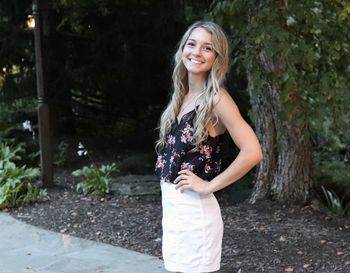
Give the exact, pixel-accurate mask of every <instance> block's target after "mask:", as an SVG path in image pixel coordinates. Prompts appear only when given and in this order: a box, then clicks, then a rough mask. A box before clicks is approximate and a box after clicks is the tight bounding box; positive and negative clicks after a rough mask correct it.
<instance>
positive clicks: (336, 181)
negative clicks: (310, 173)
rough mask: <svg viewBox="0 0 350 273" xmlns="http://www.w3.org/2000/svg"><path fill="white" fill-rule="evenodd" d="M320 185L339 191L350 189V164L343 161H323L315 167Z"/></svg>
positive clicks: (343, 191)
mask: <svg viewBox="0 0 350 273" xmlns="http://www.w3.org/2000/svg"><path fill="white" fill-rule="evenodd" d="M315 176H316V181H317V183H318V184H319V185H323V186H325V187H326V188H332V189H334V190H335V191H336V192H337V193H339V194H340V193H346V192H349V191H350V165H349V164H346V163H345V162H342V161H331V162H323V163H322V164H318V165H317V166H316V167H315Z"/></svg>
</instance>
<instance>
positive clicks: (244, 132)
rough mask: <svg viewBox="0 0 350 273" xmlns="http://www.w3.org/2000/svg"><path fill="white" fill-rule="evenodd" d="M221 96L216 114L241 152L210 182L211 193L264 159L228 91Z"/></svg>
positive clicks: (255, 139)
mask: <svg viewBox="0 0 350 273" xmlns="http://www.w3.org/2000/svg"><path fill="white" fill-rule="evenodd" d="M219 96H220V97H219V99H218V102H217V103H216V104H215V106H214V112H215V113H216V114H217V115H218V117H219V120H220V122H222V124H223V125H224V126H225V127H226V129H227V130H228V132H229V134H230V136H231V138H232V140H233V141H234V143H235V144H236V146H237V147H238V148H239V150H240V151H239V154H238V155H237V157H236V158H235V160H234V161H233V162H232V163H231V164H230V165H229V166H228V167H227V169H226V170H225V171H223V172H222V173H221V174H219V175H218V176H216V177H215V178H214V179H212V180H211V181H210V183H209V185H210V186H209V188H210V189H209V190H210V192H216V191H218V190H221V189H222V188H225V187H227V186H228V185H230V184H232V183H233V182H235V181H237V180H238V179H240V178H241V177H242V176H244V175H245V174H246V173H248V172H249V171H250V170H251V169H252V168H253V167H254V166H255V165H257V164H258V163H259V162H260V161H261V160H262V159H263V154H262V151H261V147H260V144H259V141H258V139H257V137H256V135H255V133H254V131H253V129H252V128H251V127H250V126H249V124H248V123H247V122H246V121H245V120H244V119H243V118H242V116H241V114H240V112H239V109H238V107H237V105H236V103H235V102H234V101H233V99H232V98H231V96H230V94H229V93H228V92H227V91H226V90H221V92H220V95H219Z"/></svg>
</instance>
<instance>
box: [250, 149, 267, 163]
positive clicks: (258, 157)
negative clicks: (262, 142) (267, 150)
mask: <svg viewBox="0 0 350 273" xmlns="http://www.w3.org/2000/svg"><path fill="white" fill-rule="evenodd" d="M249 154H250V158H251V161H252V164H253V166H255V165H257V164H259V163H260V162H261V161H262V160H263V159H264V155H263V152H262V150H261V148H260V147H257V148H256V149H253V150H251V151H250V153H249Z"/></svg>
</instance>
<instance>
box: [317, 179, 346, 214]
mask: <svg viewBox="0 0 350 273" xmlns="http://www.w3.org/2000/svg"><path fill="white" fill-rule="evenodd" d="M321 188H322V191H323V193H324V196H325V198H326V200H327V205H328V208H329V209H330V210H331V211H332V212H334V213H336V214H338V215H340V216H342V217H345V218H348V219H350V202H348V203H346V202H345V201H344V200H345V197H346V195H344V196H343V198H341V199H340V198H339V196H338V195H337V194H336V193H335V192H334V191H333V190H327V189H325V187H323V186H321Z"/></svg>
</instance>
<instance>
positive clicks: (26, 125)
mask: <svg viewBox="0 0 350 273" xmlns="http://www.w3.org/2000/svg"><path fill="white" fill-rule="evenodd" d="M22 128H23V130H28V131H29V132H33V129H32V125H31V124H30V120H26V121H25V122H23V123H22Z"/></svg>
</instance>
